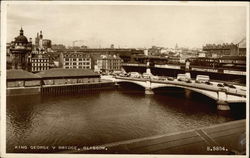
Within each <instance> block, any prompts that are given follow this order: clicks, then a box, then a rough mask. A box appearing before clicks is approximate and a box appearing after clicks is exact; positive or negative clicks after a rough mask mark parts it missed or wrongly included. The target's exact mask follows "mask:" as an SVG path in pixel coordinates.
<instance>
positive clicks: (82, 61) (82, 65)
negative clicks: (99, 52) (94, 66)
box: [60, 52, 91, 69]
mask: <svg viewBox="0 0 250 158" xmlns="http://www.w3.org/2000/svg"><path fill="white" fill-rule="evenodd" d="M60 65H61V66H62V67H63V68H64V69H72V68H76V69H91V57H90V55H89V54H86V53H77V52H64V53H61V54H60Z"/></svg>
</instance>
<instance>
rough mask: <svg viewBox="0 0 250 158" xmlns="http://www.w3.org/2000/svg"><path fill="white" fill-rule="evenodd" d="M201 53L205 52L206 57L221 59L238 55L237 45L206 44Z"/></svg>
mask: <svg viewBox="0 0 250 158" xmlns="http://www.w3.org/2000/svg"><path fill="white" fill-rule="evenodd" d="M203 51H206V57H208V58H209V57H214V58H218V57H222V56H237V55H239V51H238V45H237V44H233V43H231V44H228V43H226V44H225V43H223V44H218V45H216V44H207V45H205V46H203Z"/></svg>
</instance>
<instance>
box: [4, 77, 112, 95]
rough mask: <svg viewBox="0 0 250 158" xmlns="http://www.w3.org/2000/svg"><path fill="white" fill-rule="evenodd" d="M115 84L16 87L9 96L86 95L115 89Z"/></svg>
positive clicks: (105, 82) (7, 91) (8, 90)
mask: <svg viewBox="0 0 250 158" xmlns="http://www.w3.org/2000/svg"><path fill="white" fill-rule="evenodd" d="M114 86H115V85H114V82H112V81H108V80H102V81H101V82H98V83H78V84H61V85H42V86H34V87H16V88H7V90H6V95H7V96H17V95H33V94H41V95H50V94H55V95H57V94H58V95H59V94H75V93H84V92H85V91H91V90H98V89H109V88H114Z"/></svg>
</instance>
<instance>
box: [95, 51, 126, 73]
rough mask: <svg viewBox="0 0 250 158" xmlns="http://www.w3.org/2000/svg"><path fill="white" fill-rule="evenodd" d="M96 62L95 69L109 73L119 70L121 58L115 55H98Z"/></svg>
mask: <svg viewBox="0 0 250 158" xmlns="http://www.w3.org/2000/svg"><path fill="white" fill-rule="evenodd" d="M96 63H97V64H96V66H95V71H99V72H106V73H110V72H113V71H121V63H122V59H121V58H120V57H119V56H117V55H100V57H99V58H98V59H97V62H96Z"/></svg>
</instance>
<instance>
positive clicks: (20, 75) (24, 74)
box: [7, 69, 41, 80]
mask: <svg viewBox="0 0 250 158" xmlns="http://www.w3.org/2000/svg"><path fill="white" fill-rule="evenodd" d="M40 78H41V77H40V76H38V75H36V74H33V73H31V72H28V71H24V70H21V69H18V70H7V80H13V79H15V80H16V79H40Z"/></svg>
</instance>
